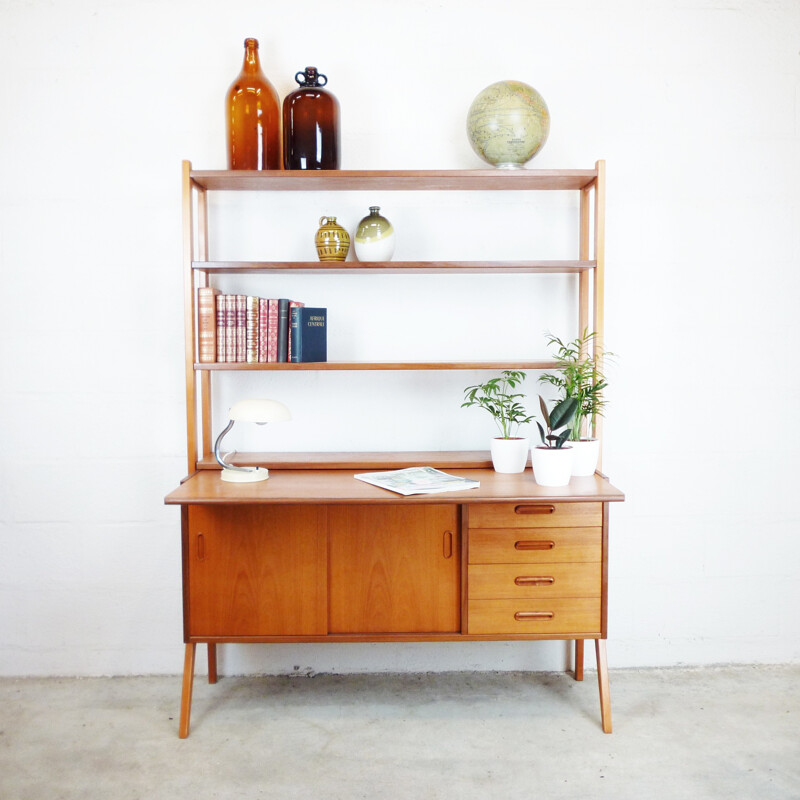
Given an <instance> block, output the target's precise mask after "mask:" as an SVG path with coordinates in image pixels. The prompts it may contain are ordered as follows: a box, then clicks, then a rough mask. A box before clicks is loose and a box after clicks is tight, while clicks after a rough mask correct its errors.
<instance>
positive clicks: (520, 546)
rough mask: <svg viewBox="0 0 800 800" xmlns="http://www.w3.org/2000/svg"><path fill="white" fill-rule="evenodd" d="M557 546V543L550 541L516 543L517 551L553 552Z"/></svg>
mask: <svg viewBox="0 0 800 800" xmlns="http://www.w3.org/2000/svg"><path fill="white" fill-rule="evenodd" d="M555 546H556V543H555V542H551V541H549V540H541V539H540V540H538V541H537V540H535V539H534V540H528V541H525V540H523V541H519V542H514V549H515V550H552V549H553V548H554V547H555Z"/></svg>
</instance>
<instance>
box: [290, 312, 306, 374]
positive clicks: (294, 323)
mask: <svg viewBox="0 0 800 800" xmlns="http://www.w3.org/2000/svg"><path fill="white" fill-rule="evenodd" d="M301 316H302V315H301V312H300V309H299V308H298V307H297V306H293V307H291V308H290V309H289V361H291V363H292V364H299V363H301V362H302V360H303V337H302V328H301V327H300V326H301V324H302V322H301Z"/></svg>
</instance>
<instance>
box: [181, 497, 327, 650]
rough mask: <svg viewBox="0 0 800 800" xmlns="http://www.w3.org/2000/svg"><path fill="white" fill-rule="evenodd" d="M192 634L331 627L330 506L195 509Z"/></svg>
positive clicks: (310, 631) (191, 567) (293, 631)
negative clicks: (328, 587) (328, 598)
mask: <svg viewBox="0 0 800 800" xmlns="http://www.w3.org/2000/svg"><path fill="white" fill-rule="evenodd" d="M189 531H190V535H189V554H188V555H189V584H190V589H189V631H190V634H191V635H192V636H214V635H229V636H248V635H281V634H287V635H288V634H294V635H303V634H323V633H326V632H327V602H326V576H327V548H326V523H325V509H324V507H320V506H310V505H306V506H270V507H258V506H226V507H224V508H208V507H196V506H195V507H191V508H190V509H189Z"/></svg>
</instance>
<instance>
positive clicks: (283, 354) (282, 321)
mask: <svg viewBox="0 0 800 800" xmlns="http://www.w3.org/2000/svg"><path fill="white" fill-rule="evenodd" d="M288 360H289V300H288V299H286V298H285V297H282V298H280V299H279V300H278V361H280V362H286V361H288Z"/></svg>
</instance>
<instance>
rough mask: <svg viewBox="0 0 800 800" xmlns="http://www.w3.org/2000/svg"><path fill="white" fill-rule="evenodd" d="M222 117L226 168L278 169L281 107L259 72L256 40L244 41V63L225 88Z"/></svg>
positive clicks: (275, 93)
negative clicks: (226, 151)
mask: <svg viewBox="0 0 800 800" xmlns="http://www.w3.org/2000/svg"><path fill="white" fill-rule="evenodd" d="M225 116H226V123H227V126H226V127H227V133H228V169H280V168H281V162H282V160H283V158H282V155H283V154H282V147H281V109H280V104H279V102H278V93H277V92H276V91H275V88H274V87H273V85H272V84H271V83H270V82H269V81H268V80H267V78H266V77H265V75H264V73H263V72H262V71H261V63H260V61H259V60H258V40H257V39H245V40H244V64H243V65H242V71H241V72H240V73H239V75H238V76H237V78H236V80H235V81H234V82H233V83H232V84H231V87H230V89H228V95H227V97H226V101H225Z"/></svg>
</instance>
